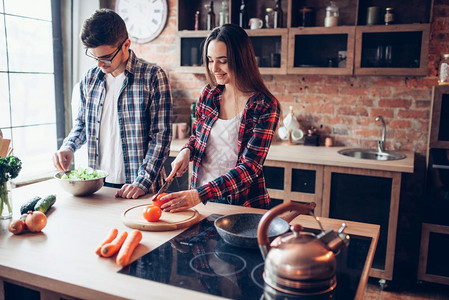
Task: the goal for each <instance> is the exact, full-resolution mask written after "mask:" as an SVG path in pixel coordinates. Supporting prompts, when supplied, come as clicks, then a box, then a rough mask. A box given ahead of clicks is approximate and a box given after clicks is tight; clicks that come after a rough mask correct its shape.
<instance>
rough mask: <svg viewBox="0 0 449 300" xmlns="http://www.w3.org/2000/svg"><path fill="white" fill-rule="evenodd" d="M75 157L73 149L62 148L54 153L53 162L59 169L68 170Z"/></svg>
mask: <svg viewBox="0 0 449 300" xmlns="http://www.w3.org/2000/svg"><path fill="white" fill-rule="evenodd" d="M72 159H73V151H72V150H70V149H61V150H58V151H56V152H55V154H53V164H54V166H55V167H56V169H58V170H59V171H63V172H65V171H67V170H68V168H69V166H70V163H71V162H72Z"/></svg>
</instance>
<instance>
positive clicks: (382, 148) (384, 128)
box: [376, 116, 387, 152]
mask: <svg viewBox="0 0 449 300" xmlns="http://www.w3.org/2000/svg"><path fill="white" fill-rule="evenodd" d="M376 121H377V122H379V121H381V122H382V138H381V140H380V141H377V151H378V152H384V151H385V136H386V133H387V126H385V120H384V118H383V117H382V116H377V117H376Z"/></svg>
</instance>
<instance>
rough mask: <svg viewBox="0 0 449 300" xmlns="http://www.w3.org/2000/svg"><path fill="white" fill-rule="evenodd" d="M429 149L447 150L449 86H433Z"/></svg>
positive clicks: (448, 141)
mask: <svg viewBox="0 0 449 300" xmlns="http://www.w3.org/2000/svg"><path fill="white" fill-rule="evenodd" d="M430 115H431V119H430V126H429V127H430V132H429V136H430V138H429V148H445V149H449V85H440V86H434V87H433V90H432V111H431V114H430Z"/></svg>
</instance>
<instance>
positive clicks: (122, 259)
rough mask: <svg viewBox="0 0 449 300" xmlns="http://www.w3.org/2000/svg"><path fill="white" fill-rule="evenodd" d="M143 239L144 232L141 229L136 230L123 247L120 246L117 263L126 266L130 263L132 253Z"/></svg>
mask: <svg viewBox="0 0 449 300" xmlns="http://www.w3.org/2000/svg"><path fill="white" fill-rule="evenodd" d="M141 240H142V232H141V231H140V230H134V231H133V232H131V234H130V235H129V236H128V238H127V239H126V241H125V243H124V244H123V246H122V248H120V251H119V253H118V254H117V259H116V262H117V265H119V266H121V267H124V266H126V265H128V264H129V261H130V260H131V255H132V254H133V252H134V249H136V247H137V245H139V243H140V241H141Z"/></svg>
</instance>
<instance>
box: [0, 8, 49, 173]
mask: <svg viewBox="0 0 449 300" xmlns="http://www.w3.org/2000/svg"><path fill="white" fill-rule="evenodd" d="M0 1H1V2H0V3H1V5H0V91H1V92H0V129H1V130H2V132H3V137H4V138H7V139H11V144H12V147H14V155H15V156H17V157H19V158H20V159H21V160H22V162H23V168H22V171H21V173H20V175H19V177H18V178H17V180H18V181H23V180H27V179H31V178H36V177H43V176H46V175H48V174H50V172H53V170H54V167H53V163H52V155H53V153H54V152H55V151H56V149H57V124H56V105H55V99H56V97H55V71H54V55H53V29H52V28H53V27H52V3H51V0H0Z"/></svg>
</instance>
